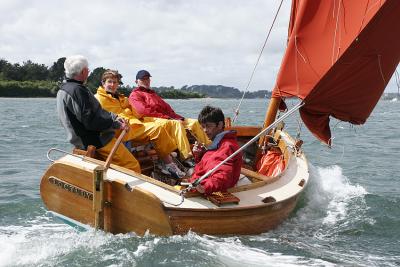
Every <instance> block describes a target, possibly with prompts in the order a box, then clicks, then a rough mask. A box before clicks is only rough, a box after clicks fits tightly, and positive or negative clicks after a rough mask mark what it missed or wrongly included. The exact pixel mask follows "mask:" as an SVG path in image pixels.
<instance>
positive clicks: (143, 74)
mask: <svg viewBox="0 0 400 267" xmlns="http://www.w3.org/2000/svg"><path fill="white" fill-rule="evenodd" d="M150 77H151V75H150V72H148V71H147V70H139V71H138V73H137V74H136V81H135V82H136V84H137V85H138V86H139V87H144V88H147V89H149V88H150V82H151V80H150Z"/></svg>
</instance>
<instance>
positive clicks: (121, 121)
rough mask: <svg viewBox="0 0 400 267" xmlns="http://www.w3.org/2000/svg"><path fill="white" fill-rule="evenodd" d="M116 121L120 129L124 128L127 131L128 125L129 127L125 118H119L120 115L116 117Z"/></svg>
mask: <svg viewBox="0 0 400 267" xmlns="http://www.w3.org/2000/svg"><path fill="white" fill-rule="evenodd" d="M117 121H118V122H119V123H120V125H121V126H120V129H121V130H126V131H127V132H128V131H129V129H130V127H129V123H128V122H127V121H126V120H125V119H123V118H121V117H117Z"/></svg>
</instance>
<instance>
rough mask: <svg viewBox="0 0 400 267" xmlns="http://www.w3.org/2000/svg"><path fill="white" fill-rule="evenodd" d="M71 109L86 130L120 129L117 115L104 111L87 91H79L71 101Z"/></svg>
mask: <svg viewBox="0 0 400 267" xmlns="http://www.w3.org/2000/svg"><path fill="white" fill-rule="evenodd" d="M71 109H72V110H71V112H73V113H74V114H75V116H76V118H77V119H78V120H79V121H80V122H81V123H82V124H83V125H84V126H85V128H86V129H88V130H92V131H104V130H107V129H110V128H112V129H119V128H120V127H121V123H120V122H119V121H118V119H117V115H115V114H114V113H111V112H108V111H106V110H104V109H103V108H102V107H101V106H100V103H99V102H98V101H97V99H96V98H95V97H94V95H93V94H92V93H91V92H90V91H89V90H84V89H81V90H79V94H77V95H76V97H74V98H73V99H72V105H71Z"/></svg>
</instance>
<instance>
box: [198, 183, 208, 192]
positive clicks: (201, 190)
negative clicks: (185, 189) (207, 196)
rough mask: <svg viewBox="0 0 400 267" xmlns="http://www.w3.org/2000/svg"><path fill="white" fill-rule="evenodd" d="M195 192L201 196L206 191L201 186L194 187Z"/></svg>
mask: <svg viewBox="0 0 400 267" xmlns="http://www.w3.org/2000/svg"><path fill="white" fill-rule="evenodd" d="M196 190H197V192H199V193H201V194H204V192H205V191H206V190H205V189H204V187H203V186H202V185H201V184H199V185H197V186H196Z"/></svg>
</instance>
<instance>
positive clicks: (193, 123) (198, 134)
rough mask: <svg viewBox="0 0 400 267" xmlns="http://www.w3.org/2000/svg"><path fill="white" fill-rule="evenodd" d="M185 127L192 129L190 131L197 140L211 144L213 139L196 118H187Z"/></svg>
mask: <svg viewBox="0 0 400 267" xmlns="http://www.w3.org/2000/svg"><path fill="white" fill-rule="evenodd" d="M184 125H185V128H186V129H188V130H189V131H190V133H191V134H192V135H193V136H194V138H196V140H197V142H199V143H203V144H205V145H206V146H208V145H209V144H211V143H212V142H211V140H210V139H209V138H208V137H207V134H206V133H205V132H204V131H203V128H202V127H201V125H200V123H199V121H198V120H196V119H190V118H185V120H184Z"/></svg>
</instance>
